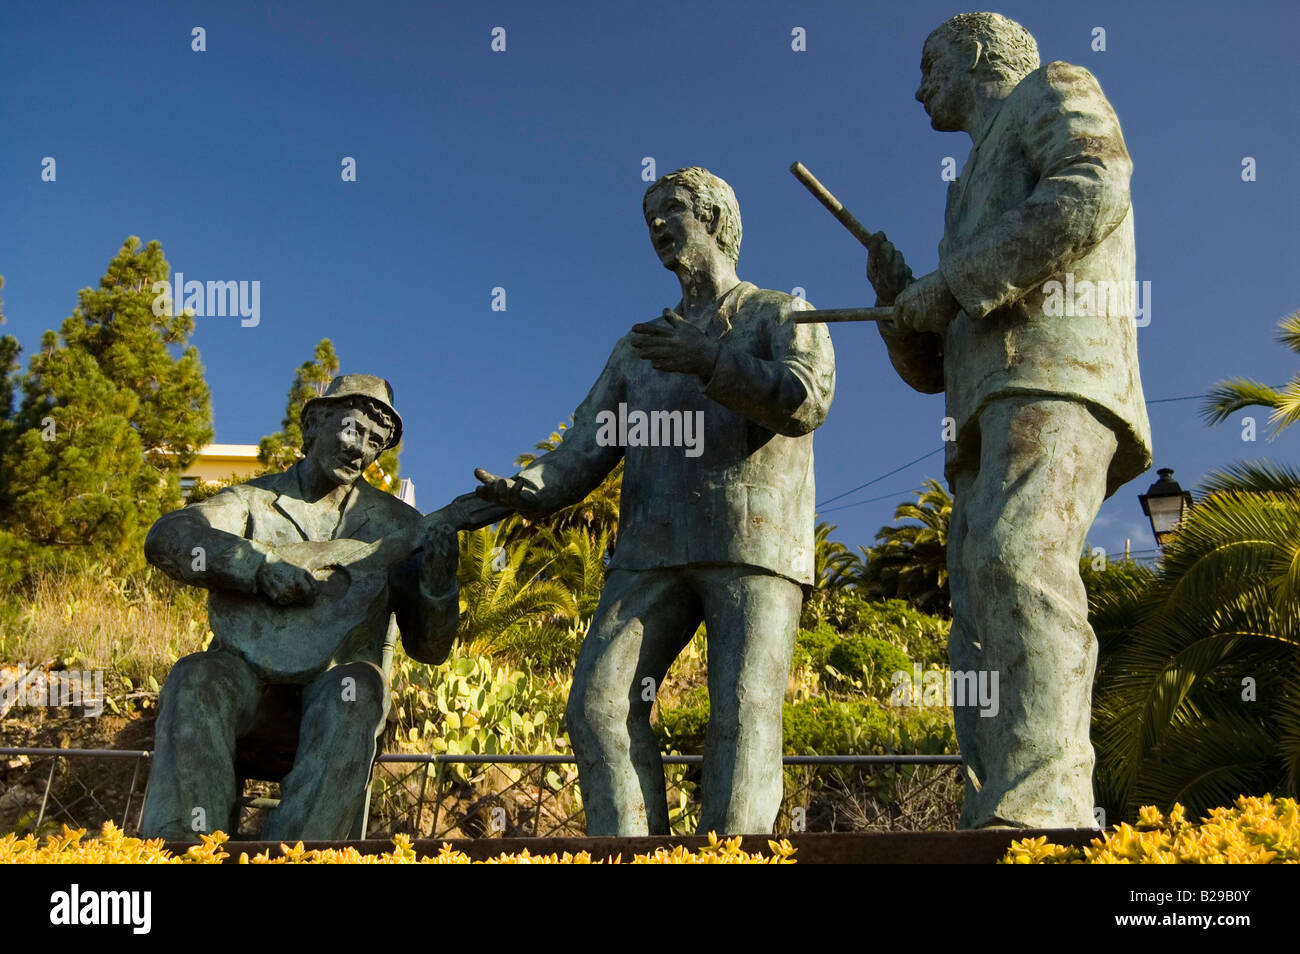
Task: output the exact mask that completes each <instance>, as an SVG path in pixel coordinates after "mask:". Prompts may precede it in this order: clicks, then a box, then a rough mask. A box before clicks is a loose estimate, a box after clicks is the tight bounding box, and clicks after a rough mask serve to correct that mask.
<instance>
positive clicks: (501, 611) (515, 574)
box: [457, 524, 578, 664]
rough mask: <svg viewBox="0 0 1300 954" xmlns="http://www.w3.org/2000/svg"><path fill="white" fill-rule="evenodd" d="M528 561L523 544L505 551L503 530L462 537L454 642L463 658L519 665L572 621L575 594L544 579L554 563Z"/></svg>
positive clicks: (527, 549) (497, 528)
mask: <svg viewBox="0 0 1300 954" xmlns="http://www.w3.org/2000/svg"><path fill="white" fill-rule="evenodd" d="M530 556H533V554H532V553H531V547H530V545H529V544H528V543H527V542H521V543H516V544H513V545H511V546H506V541H505V531H504V527H503V524H498V525H497V526H495V527H484V528H483V529H481V530H473V531H467V532H464V533H461V534H460V562H459V567H458V571H457V576H458V578H459V581H460V604H461V611H460V624H459V627H458V630H457V639H458V640H459V641H460V645H461V646H463V647H465V650H466V651H467V652H470V653H474V654H484V653H493V654H499V655H503V656H505V657H507V658H509V659H510V660H511V661H512V662H514V663H515V664H520V663H521V662H522V661H525V660H526V659H528V658H529V657H530V652H531V651H532V650H534V649H535V648H536V647H537V646H538V645H539V644H544V640H545V636H546V634H547V633H549V632H552V631H555V630H557V629H559V630H567V629H568V628H569V627H570V626H571V625H572V624H573V623H574V622H575V621H576V619H577V616H578V605H577V602H576V601H575V599H574V595H573V593H571V592H570V590H569V589H568V587H566V586H565V585H564V584H563V583H561V582H558V581H556V580H553V579H548V578H547V576H546V571H547V569H548V568H549V566H550V563H551V562H552V561H551V560H540V561H539V560H536V559H532V560H530V559H529V558H530Z"/></svg>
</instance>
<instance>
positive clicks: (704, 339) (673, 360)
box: [632, 308, 719, 378]
mask: <svg viewBox="0 0 1300 954" xmlns="http://www.w3.org/2000/svg"><path fill="white" fill-rule="evenodd" d="M663 317H664V318H665V319H666V320H667V321H668V327H667V328H665V327H664V326H663V325H658V324H654V323H651V322H643V323H641V324H638V325H633V326H632V347H634V348H636V353H637V354H638V355H639V356H640V357H642V358H645V359H646V360H647V361H649V362H650V363H651V364H652V365H654V368H655V370H656V371H676V372H678V373H680V374H694V375H698V376H699V377H701V378H707V377H708V376H709V375H711V374H712V373H713V366H714V365H715V364H717V363H718V348H719V345H718V343H717V342H716V341H714V340H713V339H712V338H710V337H709V336H708V335H706V334H705V333H704V332H703V331H701V330H700V329H699V328H696V327H695V326H694V325H692V324H691V323H690V322H688V321H687V320H686V319H685V318H683V317H682V316H681V315H679V314H677V312H675V311H673V310H672V309H669V308H665V309H664V313H663Z"/></svg>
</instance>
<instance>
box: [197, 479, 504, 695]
mask: <svg viewBox="0 0 1300 954" xmlns="http://www.w3.org/2000/svg"><path fill="white" fill-rule="evenodd" d="M511 512H512V511H510V510H508V509H506V508H505V507H501V506H498V505H496V504H493V503H490V502H488V501H485V500H483V499H482V498H480V497H477V496H476V495H475V494H473V493H469V494H462V495H461V496H460V497H457V498H456V499H455V500H453V501H452V502H451V503H449V504H448V505H447V506H445V507H443V508H442V509H440V510H435V511H433V512H432V513H429V514H426V515H425V516H424V517H423V518H421V519H420V520H419V521H418V522H417V523H415V524H413V525H412V526H410V527H408V528H406V529H405V530H399V531H397V532H395V533H390V534H388V535H387V536H384V537H381V538H380V539H378V540H374V541H371V542H369V543H366V542H363V541H361V540H349V539H338V540H324V541H313V540H303V541H300V542H298V543H290V544H287V545H284V546H277V547H274V548H273V552H274V553H275V554H276V556H278V557H280V558H281V559H283V560H285V561H287V562H289V563H293V564H295V565H297V566H300V567H302V568H303V569H305V570H307V571H308V572H309V573H311V575H312V576H313V577H314V578H315V579H316V588H315V599H314V600H313V601H312V602H310V603H296V604H291V605H288V606H283V605H280V604H278V603H275V602H273V601H272V600H271V599H270V598H269V597H267V596H266V595H265V594H263V593H260V592H259V593H238V592H234V591H229V590H212V591H210V592H209V594H208V624H209V626H210V627H211V629H212V633H213V637H214V639H213V642H214V644H216V645H220V646H221V647H222V648H223V649H228V650H230V651H231V652H234V653H236V654H237V655H239V656H240V657H241V658H243V660H244V661H245V662H247V663H248V664H249V665H250V666H251V667H252V668H253V669H254V670H255V671H256V672H257V673H258V674H259V675H260V676H262V677H263V678H268V679H273V680H275V681H276V682H289V683H305V682H310V681H311V680H312V679H314V678H315V677H316V676H317V675H319V674H320V673H322V672H324V671H325V670H326V669H328V668H329V667H330V665H331V663H332V662H333V661H334V660H335V659H338V658H349V657H353V653H352V650H354V649H360V648H362V646H363V645H364V643H365V642H366V641H368V640H370V639H373V634H374V633H375V632H376V630H377V628H378V629H379V630H381V631H382V629H383V628H384V627H386V626H387V619H388V616H389V614H390V612H391V608H390V605H389V600H388V588H389V573H390V572H391V571H392V570H393V569H394V568H395V567H396V566H398V565H399V564H401V563H402V562H404V561H405V560H406V559H407V558H409V557H410V556H411V555H412V554H413V553H414V552H415V551H416V550H417V549H419V547H420V545H421V542H422V540H423V538H424V533H425V530H426V528H427V527H428V525H429V524H430V523H433V522H441V523H444V524H446V525H447V526H449V527H452V528H455V530H457V531H459V530H473V529H478V528H479V527H485V526H487V525H488V524H490V523H494V522H496V521H497V520H500V519H501V518H502V517H504V516H506V515H507V514H509V513H511ZM353 658H355V657H353Z"/></svg>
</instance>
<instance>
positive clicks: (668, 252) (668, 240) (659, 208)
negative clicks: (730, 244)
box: [645, 185, 715, 269]
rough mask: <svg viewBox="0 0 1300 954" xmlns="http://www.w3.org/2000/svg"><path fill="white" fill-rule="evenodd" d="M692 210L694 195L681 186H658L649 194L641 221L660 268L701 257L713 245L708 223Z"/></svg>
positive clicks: (706, 255) (704, 257)
mask: <svg viewBox="0 0 1300 954" xmlns="http://www.w3.org/2000/svg"><path fill="white" fill-rule="evenodd" d="M693 209H694V198H693V197H692V195H691V192H690V190H689V189H687V188H685V187H684V186H680V185H674V186H673V187H672V188H669V189H660V190H659V191H658V192H655V193H653V194H652V195H651V196H650V202H649V205H648V206H647V208H646V215H645V221H646V225H647V226H648V227H649V229H650V243H651V244H652V245H653V246H654V248H655V254H657V255H658V256H659V261H661V262H662V263H663V265H664V268H669V269H671V268H673V267H675V266H676V265H677V264H678V263H681V262H687V263H689V262H691V261H692V260H695V261H701V260H705V259H707V257H708V254H709V249H710V248H711V247H712V246H713V245H714V244H715V243H714V239H713V234H712V233H711V232H710V231H709V227H708V225H707V224H706V223H704V222H701V221H700V220H699V219H697V218H696V217H695V212H694V211H693Z"/></svg>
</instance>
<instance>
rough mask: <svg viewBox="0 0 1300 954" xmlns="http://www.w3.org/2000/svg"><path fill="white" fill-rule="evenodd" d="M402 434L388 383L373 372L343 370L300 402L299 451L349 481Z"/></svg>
mask: <svg viewBox="0 0 1300 954" xmlns="http://www.w3.org/2000/svg"><path fill="white" fill-rule="evenodd" d="M401 439H402V418H401V417H400V416H399V415H398V413H397V409H396V408H394V407H393V389H392V387H391V386H390V385H389V383H388V382H387V381H385V380H384V379H383V378H379V377H375V376H374V375H373V374H343V375H339V376H338V377H336V378H335V379H334V380H333V381H331V382H330V383H329V387H328V388H326V389H325V393H324V394H322V395H321V396H320V397H318V398H312V399H311V400H310V401H308V402H307V403H306V404H304V405H303V408H302V451H303V454H304V455H306V456H307V457H308V458H309V459H310V460H311V461H312V463H313V464H314V465H315V467H316V469H317V470H318V471H320V472H321V473H322V474H327V475H329V476H330V477H331V478H332V479H333V480H334V481H335V482H336V483H339V484H349V483H352V482H353V481H355V480H356V479H357V478H359V477H360V476H361V475H362V474H363V473H365V471H366V468H368V467H369V466H370V465H371V464H373V463H374V462H375V460H376V459H378V457H379V455H380V454H382V453H383V452H384V451H385V450H387V449H388V448H390V447H393V446H396V444H397V442H398V441H400V440H401Z"/></svg>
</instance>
